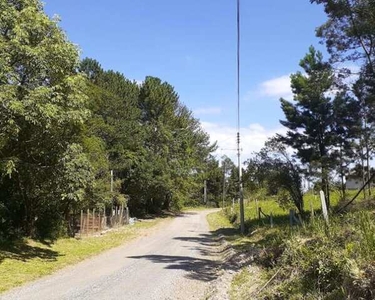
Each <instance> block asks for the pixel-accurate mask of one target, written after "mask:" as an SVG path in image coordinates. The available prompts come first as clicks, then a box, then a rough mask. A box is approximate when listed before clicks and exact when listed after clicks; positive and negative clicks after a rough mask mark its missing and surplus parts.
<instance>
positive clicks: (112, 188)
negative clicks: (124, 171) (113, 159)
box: [111, 170, 113, 193]
mask: <svg viewBox="0 0 375 300" xmlns="http://www.w3.org/2000/svg"><path fill="white" fill-rule="evenodd" d="M111 193H113V170H111Z"/></svg>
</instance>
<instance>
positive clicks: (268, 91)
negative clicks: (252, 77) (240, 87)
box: [244, 75, 293, 101]
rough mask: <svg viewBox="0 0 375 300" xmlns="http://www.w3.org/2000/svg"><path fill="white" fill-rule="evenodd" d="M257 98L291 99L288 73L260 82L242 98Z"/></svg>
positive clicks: (247, 99)
mask: <svg viewBox="0 0 375 300" xmlns="http://www.w3.org/2000/svg"><path fill="white" fill-rule="evenodd" d="M259 98H271V99H274V100H279V99H280V98H285V99H287V100H292V99H293V93H292V89H291V87H290V75H283V76H280V77H276V78H272V79H269V80H266V81H263V82H261V83H260V84H259V85H258V87H257V88H256V89H254V90H252V91H249V92H248V93H247V94H246V96H245V99H244V100H245V101H251V100H253V99H259Z"/></svg>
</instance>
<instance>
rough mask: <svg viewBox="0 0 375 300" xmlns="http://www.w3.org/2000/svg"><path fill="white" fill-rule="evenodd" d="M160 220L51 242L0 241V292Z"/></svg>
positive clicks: (96, 251) (110, 245)
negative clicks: (96, 234) (89, 235)
mask: <svg viewBox="0 0 375 300" xmlns="http://www.w3.org/2000/svg"><path fill="white" fill-rule="evenodd" d="M161 220H162V219H154V220H149V221H147V222H137V223H136V224H135V225H133V226H125V227H122V228H120V229H118V230H115V231H111V232H108V233H106V234H104V235H102V236H97V237H95V236H92V237H85V238H82V239H75V238H64V239H59V240H57V241H56V242H54V243H52V244H49V243H46V242H38V241H35V240H30V239H24V240H20V241H17V242H13V243H8V244H6V245H0V283H1V284H0V293H1V292H4V291H6V290H9V289H11V288H13V287H16V286H18V285H21V284H24V283H26V282H28V281H31V280H35V279H37V278H39V277H41V276H45V275H48V274H51V273H53V272H55V271H56V270H58V269H61V268H64V267H65V266H68V265H72V264H75V263H77V262H79V261H81V260H84V259H86V258H88V257H91V256H94V255H96V254H99V253H101V252H103V251H105V250H108V249H110V248H114V247H117V246H120V245H121V244H123V243H125V242H127V241H129V240H131V239H134V238H136V237H137V236H140V235H142V234H143V233H145V232H146V230H147V229H149V228H150V227H152V226H155V225H156V224H158V223H160V221H161Z"/></svg>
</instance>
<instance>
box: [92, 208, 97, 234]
mask: <svg viewBox="0 0 375 300" xmlns="http://www.w3.org/2000/svg"><path fill="white" fill-rule="evenodd" d="M95 221H96V217H95V208H94V209H93V210H92V233H95Z"/></svg>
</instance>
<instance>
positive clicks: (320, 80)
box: [280, 47, 335, 206]
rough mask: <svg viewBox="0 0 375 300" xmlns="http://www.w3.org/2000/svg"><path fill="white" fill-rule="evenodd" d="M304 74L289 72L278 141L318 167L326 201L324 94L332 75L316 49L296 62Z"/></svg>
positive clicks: (328, 125) (328, 108) (328, 118)
mask: <svg viewBox="0 0 375 300" xmlns="http://www.w3.org/2000/svg"><path fill="white" fill-rule="evenodd" d="M300 66H301V67H302V68H303V70H304V73H301V72H297V73H296V74H293V75H291V87H292V90H293V94H294V102H290V101H287V100H285V99H280V101H281V108H282V110H283V112H284V114H285V118H286V120H284V121H280V123H281V124H282V125H283V126H285V127H286V128H288V132H287V134H286V136H280V139H281V141H283V143H285V145H288V146H290V147H292V148H294V149H295V150H296V155H297V157H298V158H299V159H300V160H301V162H302V163H303V164H308V165H309V166H310V167H311V168H317V169H319V170H320V177H321V182H322V188H323V189H324V190H325V192H326V197H327V204H328V206H329V205H330V201H329V172H330V170H331V169H332V159H331V153H330V152H331V150H332V147H333V146H334V139H335V133H334V132H333V130H332V125H333V117H332V116H333V106H332V102H331V99H330V98H329V97H327V96H326V94H327V92H329V91H330V90H331V88H332V85H333V82H334V76H333V72H332V68H331V66H330V65H329V64H328V63H327V62H324V61H323V56H322V54H321V53H320V52H318V51H316V50H315V49H314V48H313V47H310V49H309V52H308V53H307V55H306V56H305V57H304V58H303V59H302V60H301V61H300Z"/></svg>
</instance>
